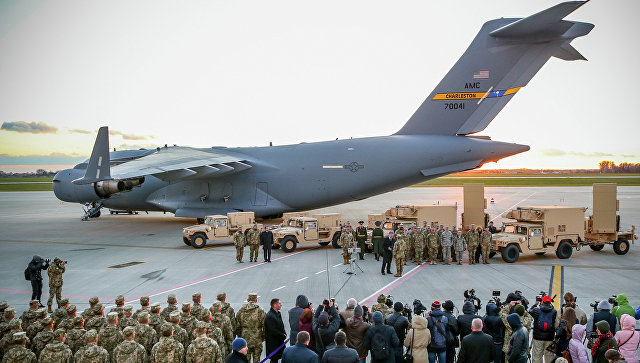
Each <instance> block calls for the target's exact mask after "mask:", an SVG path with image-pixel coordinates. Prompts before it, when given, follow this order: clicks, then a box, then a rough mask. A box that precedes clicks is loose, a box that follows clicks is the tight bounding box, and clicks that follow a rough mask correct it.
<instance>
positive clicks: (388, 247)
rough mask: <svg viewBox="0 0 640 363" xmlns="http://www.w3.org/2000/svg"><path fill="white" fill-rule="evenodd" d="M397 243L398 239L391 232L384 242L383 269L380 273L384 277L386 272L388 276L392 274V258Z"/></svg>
mask: <svg viewBox="0 0 640 363" xmlns="http://www.w3.org/2000/svg"><path fill="white" fill-rule="evenodd" d="M395 243H396V239H395V238H394V236H393V232H389V235H388V236H387V237H385V238H384V239H383V240H382V250H383V253H382V268H381V269H380V272H381V273H382V274H383V275H384V273H385V270H386V272H387V273H388V274H391V257H392V251H393V245H394V244H395Z"/></svg>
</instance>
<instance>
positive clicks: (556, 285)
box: [549, 265, 564, 311]
mask: <svg viewBox="0 0 640 363" xmlns="http://www.w3.org/2000/svg"><path fill="white" fill-rule="evenodd" d="M563 284H564V267H562V266H560V265H555V266H553V267H551V278H550V279H549V296H550V297H551V298H553V296H554V295H557V296H556V298H555V299H554V301H553V307H554V308H555V309H556V310H557V311H560V301H561V300H562V295H563V291H562V287H563V286H562V285H563Z"/></svg>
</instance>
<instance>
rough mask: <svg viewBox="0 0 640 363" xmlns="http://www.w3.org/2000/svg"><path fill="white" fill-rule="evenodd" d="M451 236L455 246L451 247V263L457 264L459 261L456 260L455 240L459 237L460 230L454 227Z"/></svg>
mask: <svg viewBox="0 0 640 363" xmlns="http://www.w3.org/2000/svg"><path fill="white" fill-rule="evenodd" d="M451 236H452V240H453V242H454V243H453V245H452V246H451V262H456V261H458V259H457V258H456V248H455V239H456V237H457V236H458V228H456V226H453V228H452V229H451Z"/></svg>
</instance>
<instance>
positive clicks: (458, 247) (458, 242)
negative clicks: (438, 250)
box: [453, 231, 467, 265]
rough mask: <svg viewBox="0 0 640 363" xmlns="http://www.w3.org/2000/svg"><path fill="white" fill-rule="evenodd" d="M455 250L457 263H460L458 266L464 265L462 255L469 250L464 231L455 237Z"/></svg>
mask: <svg viewBox="0 0 640 363" xmlns="http://www.w3.org/2000/svg"><path fill="white" fill-rule="evenodd" d="M453 248H454V250H455V251H456V261H458V265H462V253H463V252H464V250H466V249H467V244H466V241H465V239H464V237H463V236H462V231H458V232H457V233H456V235H454V236H453Z"/></svg>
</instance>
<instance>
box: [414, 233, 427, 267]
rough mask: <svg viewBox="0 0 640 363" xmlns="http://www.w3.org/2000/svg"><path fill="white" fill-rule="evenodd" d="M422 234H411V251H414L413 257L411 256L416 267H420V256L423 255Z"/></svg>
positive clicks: (423, 243)
mask: <svg viewBox="0 0 640 363" xmlns="http://www.w3.org/2000/svg"><path fill="white" fill-rule="evenodd" d="M424 245H425V242H424V234H422V232H421V231H416V232H415V233H414V234H413V249H414V251H415V252H414V256H413V260H414V262H415V263H416V265H422V256H423V254H424Z"/></svg>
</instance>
